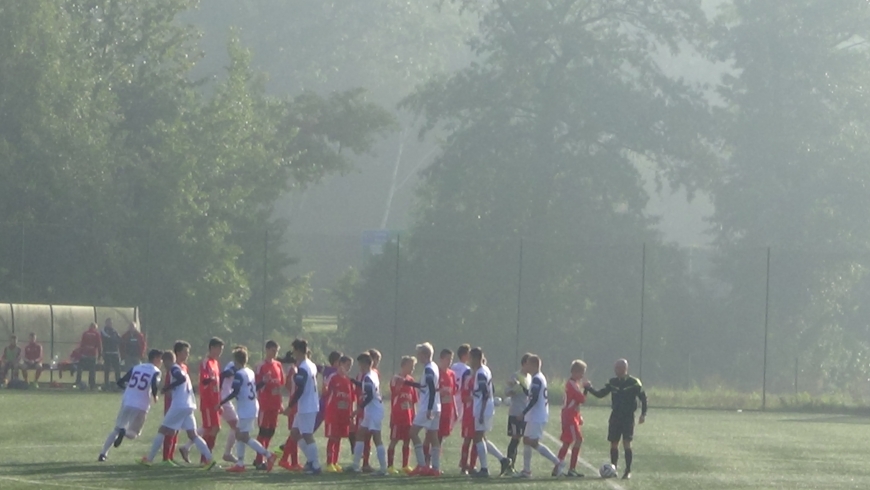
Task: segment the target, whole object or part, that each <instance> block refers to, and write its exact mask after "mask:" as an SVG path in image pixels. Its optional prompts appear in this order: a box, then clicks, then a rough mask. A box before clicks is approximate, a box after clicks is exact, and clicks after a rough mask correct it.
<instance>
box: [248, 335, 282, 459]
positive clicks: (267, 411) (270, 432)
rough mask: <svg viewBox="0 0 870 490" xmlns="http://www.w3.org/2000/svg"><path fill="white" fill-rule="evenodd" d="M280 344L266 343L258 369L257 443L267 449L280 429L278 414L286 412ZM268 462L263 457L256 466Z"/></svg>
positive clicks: (258, 456)
mask: <svg viewBox="0 0 870 490" xmlns="http://www.w3.org/2000/svg"><path fill="white" fill-rule="evenodd" d="M278 349H279V347H278V343H277V342H275V341H274V340H270V341H268V342H266V358H265V359H264V360H263V362H262V363H261V364H260V365H259V366H258V367H257V371H256V380H257V390H258V391H257V400H258V401H259V403H260V413H259V416H258V417H257V424H258V425H259V427H260V432H259V434H258V435H257V441H258V442H259V443H260V444H261V445H262V446H263V447H264V448H266V449H269V442H270V441H271V440H272V437H273V436H274V435H275V430H276V429H277V428H278V414H279V413H281V411H282V410H284V407H283V406H282V404H283V398H282V395H281V387H283V386H284V383H285V382H286V380H285V379H284V368H283V366H281V362H280V361H278V360H277V357H278ZM265 464H266V462H265V461H264V460H263V457H262V456H261V455H259V454H258V455H257V458H256V459H254V466H257V467H258V468H260V467H265Z"/></svg>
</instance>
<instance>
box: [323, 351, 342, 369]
mask: <svg viewBox="0 0 870 490" xmlns="http://www.w3.org/2000/svg"><path fill="white" fill-rule="evenodd" d="M342 356H343V354H342V353H341V352H338V351H337V350H334V351H332V352H330V353H329V357H327V358H326V359H327V360H328V361H329V365H330V366H335V363H336V362H339V361H340V360H341V358H342Z"/></svg>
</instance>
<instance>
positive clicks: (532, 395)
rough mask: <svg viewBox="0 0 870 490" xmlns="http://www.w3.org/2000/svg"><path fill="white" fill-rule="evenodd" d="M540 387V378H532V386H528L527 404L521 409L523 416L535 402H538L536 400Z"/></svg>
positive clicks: (541, 387) (538, 396)
mask: <svg viewBox="0 0 870 490" xmlns="http://www.w3.org/2000/svg"><path fill="white" fill-rule="evenodd" d="M542 389H543V386H542V385H541V380H540V379H538V378H534V379H532V386H531V388H529V404H528V405H526V408H524V409H523V416H525V415H526V414H527V413H529V411H530V410H531V409H532V408H534V407H535V404H537V403H538V400H539V399H540V398H541V390H542Z"/></svg>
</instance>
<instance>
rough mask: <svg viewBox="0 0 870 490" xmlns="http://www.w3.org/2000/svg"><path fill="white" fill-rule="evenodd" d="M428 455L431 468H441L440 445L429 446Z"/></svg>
mask: <svg viewBox="0 0 870 490" xmlns="http://www.w3.org/2000/svg"><path fill="white" fill-rule="evenodd" d="M429 456H431V457H432V469H434V470H439V469H441V446H432V447H430V448H429Z"/></svg>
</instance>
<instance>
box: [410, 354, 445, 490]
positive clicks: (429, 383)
mask: <svg viewBox="0 0 870 490" xmlns="http://www.w3.org/2000/svg"><path fill="white" fill-rule="evenodd" d="M434 353H435V348H434V347H432V344H430V343H429V342H424V343H422V344H419V345H417V361H418V362H419V363H420V364H421V365H422V366H423V376H422V378H421V379H420V382H419V383H412V382H408V381H406V383H408V384H413V386H415V387H416V388H417V389H419V390H420V397H419V400H418V401H417V414H416V415H415V417H414V422H413V423H412V424H411V441H413V442H414V456H415V457H416V458H417V467H416V468H415V469H414V470H413V471H412V472H411V475H412V476H435V475H440V474H441V441H439V440H438V429H439V427H440V425H441V395H440V393H438V378H439V375H440V372H441V371H440V368H439V367H438V365H437V364H435V363H434V362H432V356H433V355H434ZM421 430H425V431H426V436H425V437H426V440H425V442H426V443H427V444H428V445H429V448H430V449H429V454H430V456H431V459H432V467H431V468H429V467H428V466H427V465H426V453H425V452H424V451H423V442H424V441H423V440H422V439H420V431H421Z"/></svg>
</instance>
